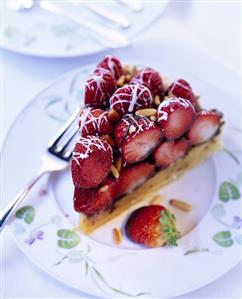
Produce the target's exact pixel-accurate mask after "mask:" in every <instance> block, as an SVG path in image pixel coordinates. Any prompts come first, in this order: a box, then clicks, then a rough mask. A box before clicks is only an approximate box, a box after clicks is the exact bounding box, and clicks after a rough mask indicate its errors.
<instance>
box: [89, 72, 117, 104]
mask: <svg viewBox="0 0 242 299" xmlns="http://www.w3.org/2000/svg"><path fill="white" fill-rule="evenodd" d="M115 89H116V83H115V79H114V77H113V75H112V73H111V72H110V71H108V70H105V69H98V70H97V71H96V72H95V73H94V74H92V75H91V76H90V78H89V79H88V80H87V81H86V85H85V96H84V102H85V105H91V106H93V107H97V108H102V107H104V106H105V105H106V103H107V100H108V99H109V97H110V96H111V95H112V94H113V93H114V91H115Z"/></svg>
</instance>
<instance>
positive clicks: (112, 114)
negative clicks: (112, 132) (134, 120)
mask: <svg viewBox="0 0 242 299" xmlns="http://www.w3.org/2000/svg"><path fill="white" fill-rule="evenodd" d="M108 118H109V119H110V120H112V121H118V120H119V119H120V115H119V114H118V112H117V111H115V110H114V109H110V110H109V111H108Z"/></svg>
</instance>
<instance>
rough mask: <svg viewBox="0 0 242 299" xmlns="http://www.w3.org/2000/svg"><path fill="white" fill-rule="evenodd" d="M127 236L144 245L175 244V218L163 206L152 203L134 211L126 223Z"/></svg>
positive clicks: (176, 237)
mask: <svg viewBox="0 0 242 299" xmlns="http://www.w3.org/2000/svg"><path fill="white" fill-rule="evenodd" d="M125 228H126V233H127V236H128V237H129V238H130V239H131V240H132V241H133V242H135V243H138V244H141V245H144V246H146V247H160V246H162V245H165V244H166V245H170V246H177V239H178V237H179V233H178V231H177V230H176V219H175V216H174V215H173V214H171V213H170V212H169V211H168V210H167V209H166V208H165V207H163V206H160V205H152V206H146V207H141V208H139V209H137V210H136V211H134V212H133V213H132V214H131V216H130V217H129V219H128V222H127V224H126V227H125Z"/></svg>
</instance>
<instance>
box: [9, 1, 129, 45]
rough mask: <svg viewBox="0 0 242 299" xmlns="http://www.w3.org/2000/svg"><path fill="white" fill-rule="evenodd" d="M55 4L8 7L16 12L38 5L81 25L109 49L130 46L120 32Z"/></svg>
mask: <svg viewBox="0 0 242 299" xmlns="http://www.w3.org/2000/svg"><path fill="white" fill-rule="evenodd" d="M54 3H55V2H53V1H50V0H40V1H33V0H18V1H12V0H11V1H8V2H7V7H8V8H10V9H14V10H16V11H22V10H28V9H31V8H32V7H33V5H35V4H38V5H39V7H40V8H42V9H44V10H46V11H49V12H51V13H53V14H56V15H58V16H62V17H65V18H68V19H69V20H71V21H73V22H75V23H76V24H79V25H80V26H82V27H84V28H85V29H87V30H89V31H90V32H93V33H95V36H96V37H97V39H98V40H99V41H100V42H102V43H103V44H105V45H106V46H107V47H109V48H118V47H121V48H124V47H127V46H128V45H129V44H130V42H129V40H128V38H127V37H126V36H125V35H123V34H121V33H120V32H118V31H115V30H112V29H109V28H107V27H104V26H102V25H100V24H96V23H93V22H91V21H89V20H86V19H84V18H83V17H82V16H77V14H75V15H74V14H73V13H71V12H69V11H67V10H65V9H64V8H62V7H61V6H57V5H55V4H54Z"/></svg>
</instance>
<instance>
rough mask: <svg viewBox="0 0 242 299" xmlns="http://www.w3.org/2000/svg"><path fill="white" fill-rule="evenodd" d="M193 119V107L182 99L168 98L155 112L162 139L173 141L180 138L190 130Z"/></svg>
mask: <svg viewBox="0 0 242 299" xmlns="http://www.w3.org/2000/svg"><path fill="white" fill-rule="evenodd" d="M194 117H195V110H194V107H193V105H192V104H191V103H190V102H189V101H188V100H185V99H182V98H168V99H167V100H165V101H163V102H162V103H161V104H160V105H159V107H158V110H157V124H158V125H159V126H160V127H161V129H162V132H163V134H164V137H165V138H167V139H169V140H173V139H177V138H179V137H181V136H182V135H183V134H184V133H186V131H187V130H188V129H189V128H190V126H191V124H192V122H193V119H194Z"/></svg>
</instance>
